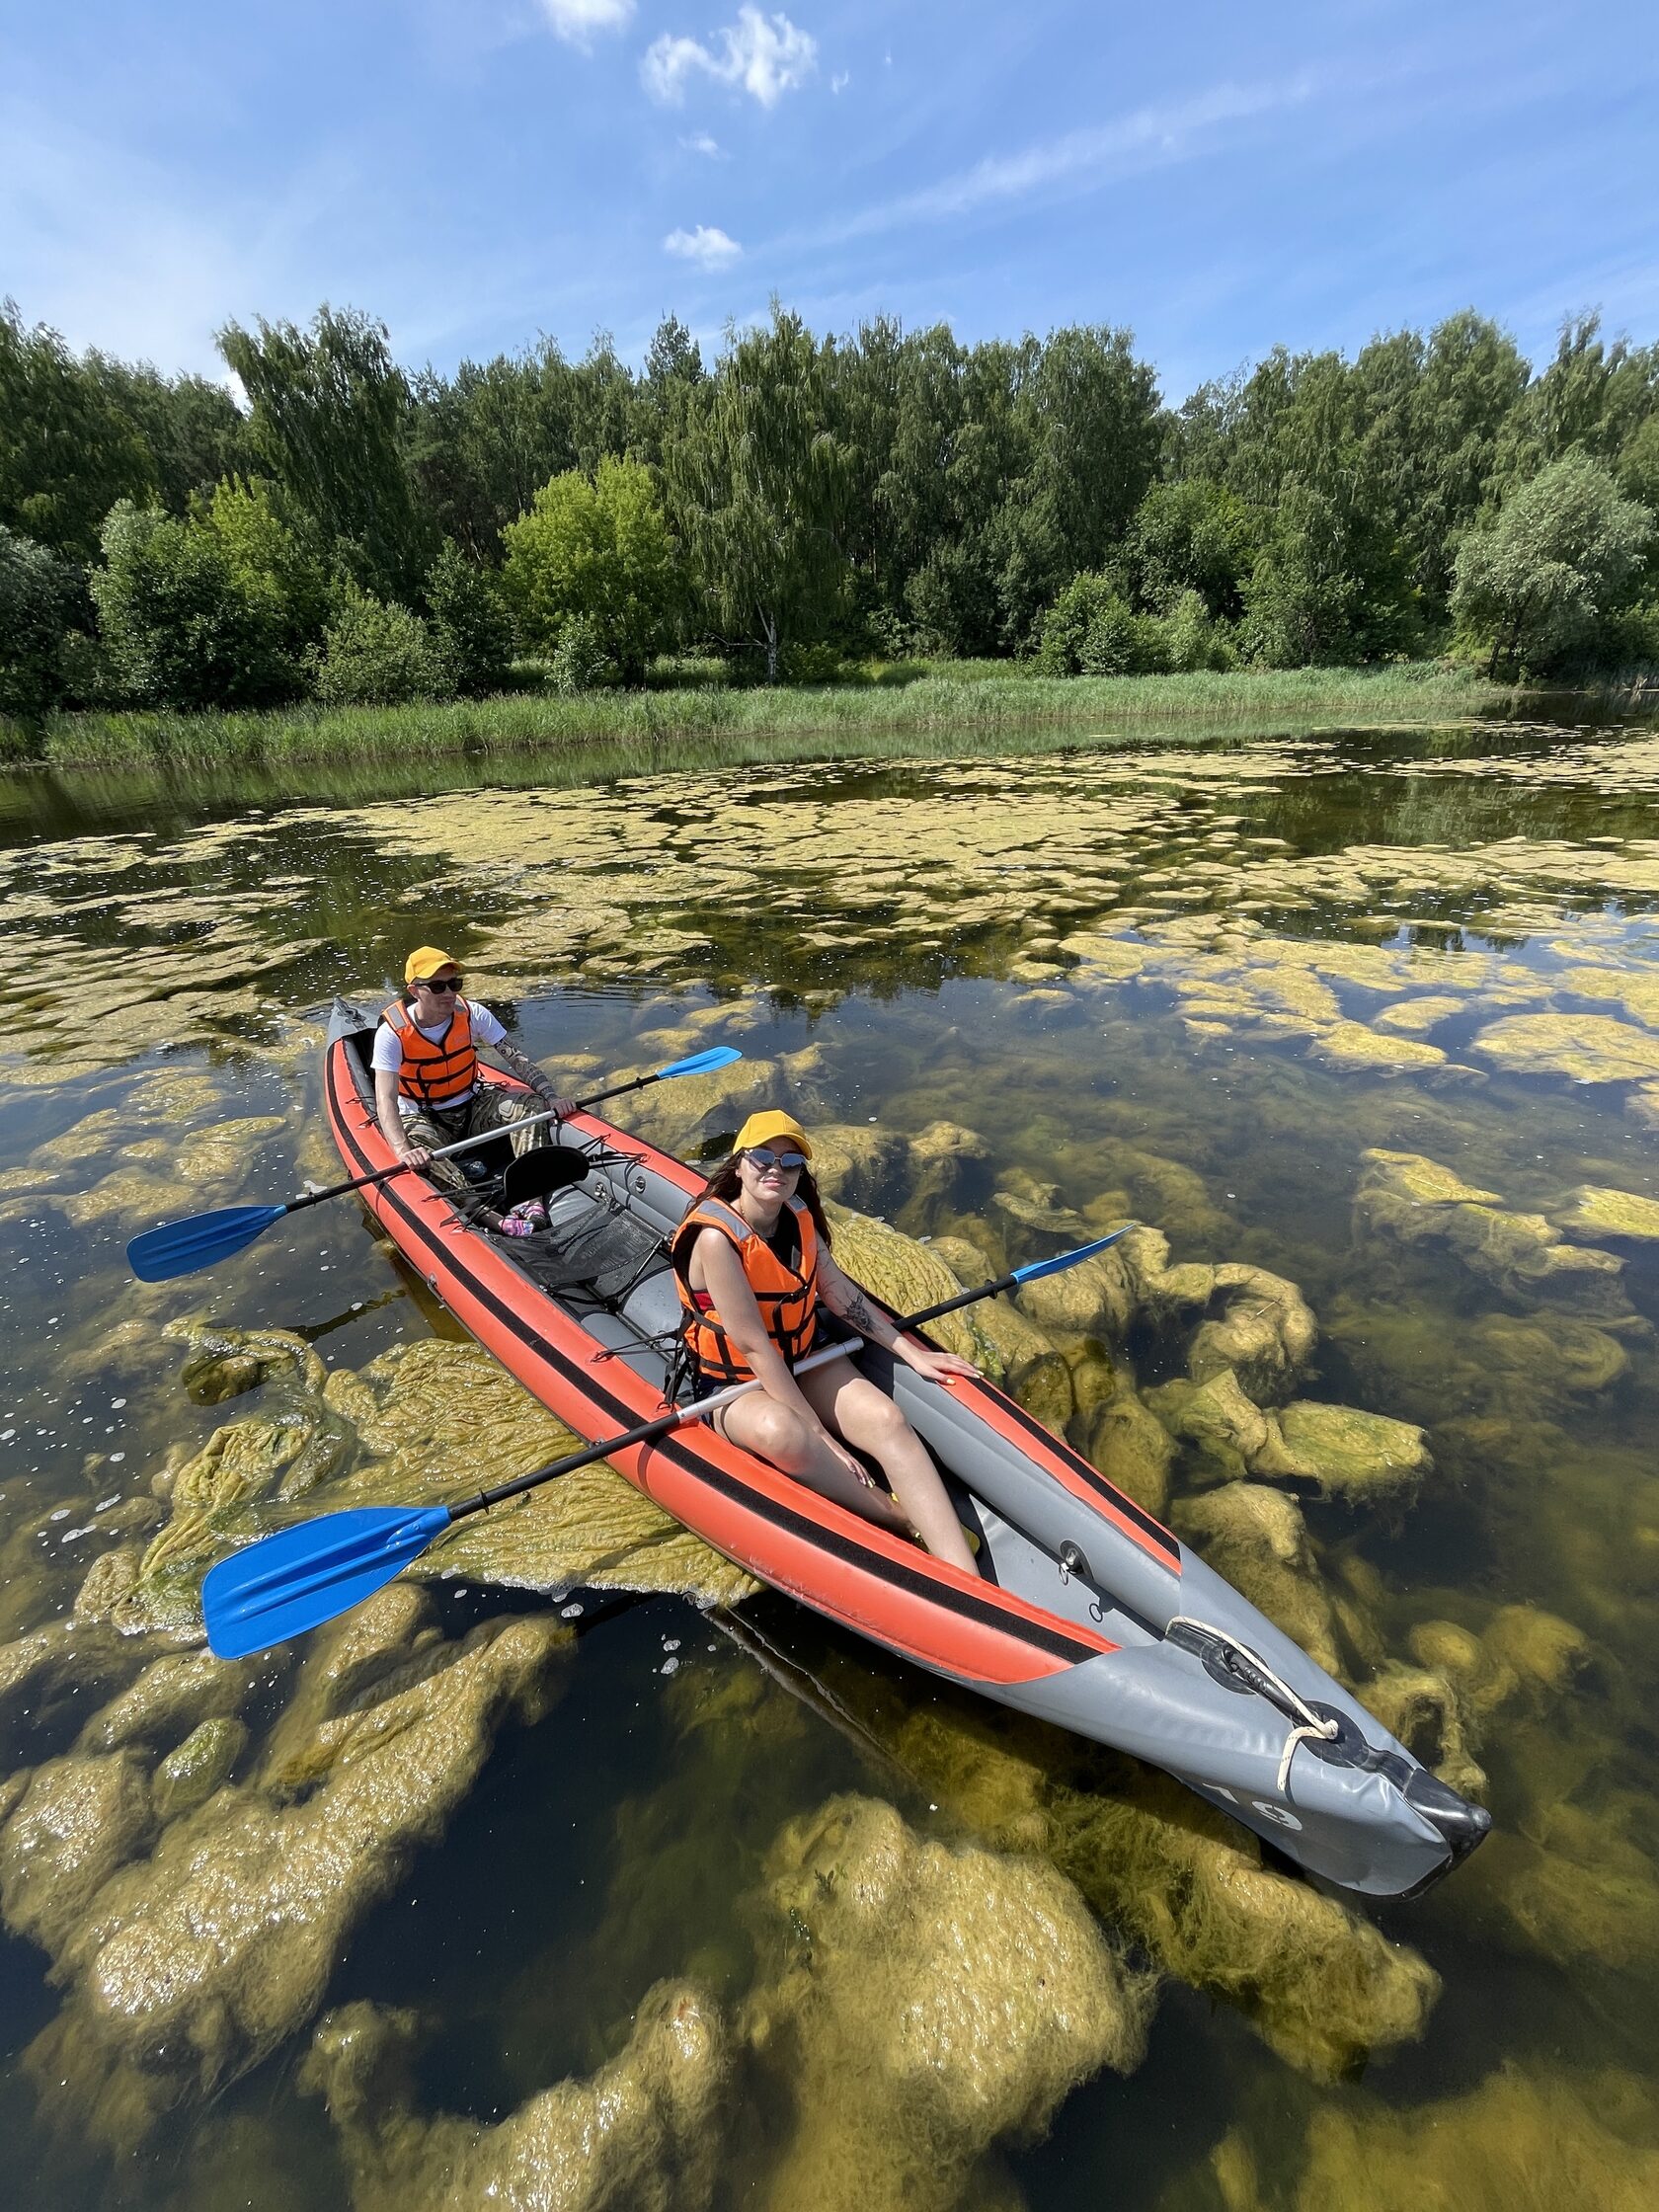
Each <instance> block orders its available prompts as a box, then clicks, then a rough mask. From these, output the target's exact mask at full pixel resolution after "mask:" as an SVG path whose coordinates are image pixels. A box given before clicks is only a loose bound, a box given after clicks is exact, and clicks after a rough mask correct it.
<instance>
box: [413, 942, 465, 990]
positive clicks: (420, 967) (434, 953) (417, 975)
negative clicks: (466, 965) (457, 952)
mask: <svg viewBox="0 0 1659 2212" xmlns="http://www.w3.org/2000/svg"><path fill="white" fill-rule="evenodd" d="M460 965H461V964H460V962H459V961H458V960H456V959H454V958H453V956H452V955H451V954H449V953H446V952H439V951H438V949H437V947H436V946H435V945H417V946H416V947H415V950H414V951H413V952H412V953H411V954H410V956H409V958H408V959H407V960H406V961H405V962H404V964H403V980H404V982H405V983H406V984H424V983H426V982H427V981H428V980H429V979H430V978H431V977H433V976H435V975H436V974H437V972H438V970H439V969H440V968H458V967H459V966H460Z"/></svg>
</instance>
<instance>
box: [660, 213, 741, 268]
mask: <svg viewBox="0 0 1659 2212" xmlns="http://www.w3.org/2000/svg"><path fill="white" fill-rule="evenodd" d="M663 251H664V252H665V253H666V254H672V255H674V257H675V258H676V259H677V260H679V261H688V262H693V263H694V264H695V265H696V267H697V268H698V269H729V268H730V267H731V265H732V263H733V262H735V261H736V260H737V259H738V257H739V255H740V254H741V253H742V252H743V248H742V247H741V246H740V245H739V244H738V242H737V240H736V239H735V238H728V237H727V235H726V233H725V232H724V231H723V230H719V229H717V228H716V227H715V225H714V224H713V223H699V224H698V225H697V227H696V229H695V230H671V231H670V232H669V235H668V236H667V238H665V239H664V241H663Z"/></svg>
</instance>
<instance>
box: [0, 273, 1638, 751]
mask: <svg viewBox="0 0 1659 2212" xmlns="http://www.w3.org/2000/svg"><path fill="white" fill-rule="evenodd" d="M218 345H219V352H220V354H221V356H222V357H223V359H224V362H225V365H226V367H227V369H228V370H230V371H231V372H232V373H233V375H234V378H235V380H236V384H237V385H238V386H239V388H240V393H241V395H242V398H241V401H240V402H238V401H237V400H234V399H233V398H232V397H231V393H230V390H229V389H228V388H227V386H226V385H221V384H218V383H215V382H213V381H212V380H210V379H207V378H203V377H199V376H173V377H169V376H165V375H163V374H161V373H160V372H159V371H158V370H156V369H155V368H153V367H151V366H149V365H147V364H142V363H140V364H132V363H127V362H122V361H119V360H116V359H114V358H112V357H111V356H107V355H105V354H102V353H99V352H97V351H91V352H88V353H86V354H84V355H76V354H74V353H73V352H71V350H70V349H69V348H68V347H66V346H65V344H64V343H63V341H62V340H61V339H60V338H59V337H58V336H57V335H56V334H55V333H54V332H52V331H51V330H49V329H46V328H44V327H34V328H31V327H27V326H26V325H25V324H24V322H23V321H22V318H21V316H20V314H19V312H18V310H17V308H16V307H15V306H14V305H12V303H10V302H7V303H6V304H5V307H4V309H3V310H0V711H7V712H10V713H11V714H13V715H16V716H21V717H24V718H30V717H39V716H40V715H42V714H44V713H46V712H48V711H50V710H51V709H53V708H55V707H58V706H62V705H65V704H67V705H71V706H73V705H78V704H80V705H87V704H118V703H127V704H156V705H166V706H169V707H175V708H185V709H194V708H205V707H213V706H264V705H276V704H280V703H283V702H285V701H291V700H294V699H298V698H302V697H306V696H315V697H318V698H320V699H322V700H324V701H325V702H342V703H345V702H353V701H357V702H365V703H373V702H376V701H384V702H392V701H398V700H405V699H410V698H422V697H443V696H456V695H468V694H478V693H481V692H485V691H489V690H492V689H495V688H499V687H501V686H503V685H504V684H506V683H507V682H508V681H509V680H510V670H511V669H512V667H513V664H514V661H515V660H517V661H518V662H519V663H520V679H523V672H522V667H521V664H522V662H523V661H524V660H530V661H533V662H535V663H536V664H537V665H538V673H539V675H540V676H541V678H542V679H544V680H549V681H551V682H553V683H554V684H555V685H557V686H558V687H559V688H561V689H567V690H568V689H583V688H587V687H590V686H593V685H597V684H601V683H606V682H625V683H638V682H641V681H644V680H647V678H648V677H649V676H650V675H651V673H652V672H653V670H654V668H660V666H661V663H662V660H663V657H664V656H668V655H673V654H687V653H691V654H696V655H698V656H700V657H701V658H702V659H703V660H704V661H705V662H706V663H708V664H709V670H708V671H705V672H713V673H716V674H721V673H724V674H726V675H729V676H731V677H734V678H737V679H740V680H741V679H744V678H754V679H763V680H765V681H768V682H775V681H779V680H792V679H795V680H798V679H802V678H807V679H812V678H825V677H830V676H832V675H833V674H834V673H835V672H836V671H837V670H838V669H840V668H841V667H843V666H844V665H845V663H846V662H847V661H848V660H850V659H857V658H863V657H869V656H880V657H883V658H889V659H892V658H902V657H906V656H929V657H957V658H967V659H986V658H1010V659H1014V658H1017V659H1022V660H1025V661H1026V662H1027V664H1028V665H1029V666H1032V667H1034V668H1035V669H1037V670H1039V671H1047V672H1052V673H1055V674H1073V673H1079V672H1087V673H1134V672H1143V671H1145V672H1150V671H1154V670H1169V669H1201V668H1216V669H1225V668H1231V667H1236V666H1239V665H1243V664H1258V665H1264V666H1268V667H1295V666H1302V665H1306V664H1309V663H1352V662H1363V661H1373V660H1381V659H1389V658H1400V657H1405V656H1413V655H1421V654H1424V653H1431V652H1444V651H1448V650H1451V651H1455V652H1461V653H1463V654H1465V655H1467V656H1470V657H1473V656H1479V657H1481V658H1482V659H1483V660H1484V661H1485V663H1486V665H1487V666H1488V667H1489V668H1490V669H1491V670H1492V671H1493V672H1495V673H1511V674H1518V675H1546V674H1550V673H1558V672H1572V671H1575V670H1581V669H1588V668H1592V667H1597V666H1601V667H1608V668H1622V667H1631V666H1636V665H1650V664H1653V663H1655V662H1659V532H1656V529H1655V516H1656V514H1659V346H1650V347H1645V348H1644V347H1636V346H1631V345H1630V344H1628V343H1626V342H1625V341H1623V340H1619V341H1616V342H1612V343H1610V342H1608V341H1607V340H1605V339H1604V337H1603V335H1602V333H1601V331H1600V329H1599V327H1598V324H1597V321H1596V319H1595V318H1594V317H1583V318H1580V319H1577V320H1574V321H1570V322H1568V323H1567V324H1566V325H1565V326H1564V327H1563V329H1562V332H1561V337H1560V342H1559V345H1558V347H1557V350H1556V353H1555V356H1554V357H1553V359H1551V360H1550V361H1549V362H1548V363H1547V364H1546V365H1545V366H1544V367H1543V368H1542V369H1541V371H1540V372H1538V373H1535V372H1534V370H1533V368H1532V366H1531V364H1530V363H1529V362H1528V361H1527V360H1526V358H1525V357H1524V356H1522V354H1521V353H1520V351H1519V350H1518V348H1517V347H1516V345H1515V343H1514V341H1513V340H1512V339H1511V338H1510V337H1509V336H1508V335H1507V334H1506V333H1505V332H1504V331H1503V330H1502V329H1501V328H1500V327H1499V326H1498V325H1497V324H1495V323H1493V322H1490V321H1488V320H1486V319H1484V318H1483V317H1481V316H1478V315H1476V314H1474V313H1472V312H1466V313H1462V314H1459V315H1454V316H1452V317H1451V318H1450V319H1449V320H1447V321H1446V322H1443V323H1441V324H1440V325H1439V326H1438V327H1437V328H1436V329H1434V330H1433V331H1431V332H1429V333H1428V335H1427V336H1423V335H1420V334H1418V333H1416V332H1412V331H1402V332H1399V333H1396V334H1393V335H1390V336H1386V337H1381V338H1378V339H1376V340H1374V341H1373V342H1372V343H1371V344H1370V345H1368V346H1366V347H1365V348H1364V349H1362V350H1361V352H1360V353H1359V354H1358V355H1357V356H1355V357H1354V358H1353V359H1351V360H1350V359H1348V358H1346V357H1345V356H1342V355H1340V354H1337V353H1322V354H1300V355H1293V354H1291V353H1288V352H1286V351H1285V350H1283V349H1278V350H1276V351H1275V352H1274V353H1272V354H1271V355H1269V356H1268V357H1267V358H1266V359H1265V360H1263V361H1261V362H1260V363H1259V364H1257V365H1256V366H1255V367H1253V368H1251V369H1248V370H1241V371H1239V372H1238V373H1236V374H1235V375H1232V376H1230V377H1226V378H1223V379H1221V380H1219V381H1216V382H1213V383H1210V384H1207V385H1205V386H1203V387H1202V388H1201V389H1200V390H1199V391H1197V392H1195V393H1194V394H1193V395H1192V397H1191V398H1190V399H1188V400H1187V401H1186V402H1185V403H1184V404H1183V405H1181V406H1180V407H1178V408H1170V407H1168V406H1166V405H1165V403H1164V401H1163V399H1162V397H1161V395H1160V393H1159V390H1158V384H1157V378H1156V375H1155V372H1154V370H1153V369H1152V367H1151V366H1150V365H1149V364H1148V363H1147V362H1146V361H1144V360H1142V359H1140V358H1139V357H1138V356H1137V355H1136V352H1135V349H1134V343H1133V340H1132V338H1131V335H1130V333H1129V332H1127V331H1124V330H1120V329H1114V328H1109V327H1106V326H1096V327H1077V328H1068V329H1062V330H1057V331H1054V332H1052V333H1051V334H1050V335H1049V336H1048V337H1047V338H1046V339H1042V340H1039V339H1036V338H1033V337H1029V336H1028V337H1025V338H1023V339H1020V340H1018V341H1012V342H1010V341H1001V340H997V341H990V342H987V343H983V344H979V345H974V346H966V345H964V344H962V343H961V342H960V341H959V340H958V339H957V338H955V337H954V336H953V334H952V333H951V331H950V330H949V329H948V327H946V326H943V325H940V326H937V327H935V328H932V329H928V330H922V331H906V330H905V329H903V327H902V326H901V325H900V324H899V323H898V322H896V321H893V320H891V319H887V318H878V319H876V320H874V321H872V322H869V323H866V324H864V325H863V326H862V327H860V328H859V329H858V330H857V331H856V333H854V334H852V335H851V336H849V337H841V338H835V337H820V336H818V335H816V334H815V333H813V332H812V331H811V330H809V329H808V328H807V326H806V324H805V323H804V322H803V321H802V319H801V318H800V317H799V316H797V315H794V314H792V313H789V312H787V311H785V310H784V309H782V308H781V307H774V309H773V312H772V316H771V320H770V322H769V323H768V324H766V325H764V326H762V327H760V328H757V329H751V330H745V331H738V330H733V331H731V332H729V333H728V336H727V340H726V344H725V346H724V349H723V350H722V352H721V353H720V355H719V356H718V358H716V359H715V360H714V361H713V362H705V360H704V359H703V357H702V354H701V351H700V349H699V348H698V346H697V345H696V344H695V343H694V342H693V340H692V338H691V336H690V334H689V332H687V331H686V329H685V328H684V326H683V325H682V324H680V323H678V322H677V321H676V320H674V319H673V318H672V317H671V318H669V319H668V320H666V321H665V322H664V323H663V325H662V327H661V328H660V329H659V331H658V333H657V335H656V337H655V339H654V340H653V342H652V345H651V348H650V351H649V353H648V355H647V356H646V360H645V363H644V366H643V368H642V369H640V370H638V371H635V370H634V369H632V368H630V367H629V366H628V365H627V364H626V363H625V362H623V361H622V360H621V359H620V358H619V357H618V356H617V355H616V353H615V351H614V349H613V347H612V346H611V345H610V343H609V341H608V340H605V339H600V340H598V341H596V342H595V344H594V345H593V347H592V348H591V350H590V351H589V352H588V354H587V355H586V356H584V357H583V358H581V359H579V360H572V359H570V358H568V357H567V356H566V355H565V354H564V353H562V352H561V350H560V349H559V347H558V346H557V345H555V344H554V343H553V342H551V341H549V340H543V341H542V342H541V343H540V344H539V345H537V346H535V347H533V348H530V349H529V350H527V351H525V352H523V353H520V354H517V355H514V356H507V355H502V356H497V357H496V358H495V359H494V360H491V361H488V362H485V363H482V364H480V363H476V362H472V361H464V362H463V363H462V364H461V366H460V367H459V368H458V369H457V371H456V372H455V374H454V375H453V376H452V377H445V376H442V375H439V374H438V373H437V372H435V370H433V369H432V368H430V367H429V368H426V369H423V370H421V371H419V372H416V373H410V372H407V371H406V370H404V369H403V368H401V367H400V366H399V365H398V363H397V362H396V361H395V360H394V359H393V357H392V355H391V351H390V346H389V342H388V338H387V333H386V330H385V328H384V327H383V326H382V325H381V324H379V323H378V322H376V321H374V320H373V319H372V318H371V317H370V316H367V315H364V314H361V313H358V312H356V311H353V310H346V311H337V310H334V309H331V308H329V307H326V306H325V307H323V308H322V309H320V310H319V311H318V313H317V315H316V316H315V318H314V319H313V321H312V322H311V324H310V326H309V327H308V328H305V329H301V328H299V327H297V326H295V325H293V324H290V323H267V322H265V321H263V320H259V321H256V323H255V324H254V326H253V328H252V329H245V328H243V327H242V326H241V325H239V324H236V323H231V324H229V325H228V326H227V327H226V328H225V329H224V330H223V331H222V332H221V333H220V335H219V340H218Z"/></svg>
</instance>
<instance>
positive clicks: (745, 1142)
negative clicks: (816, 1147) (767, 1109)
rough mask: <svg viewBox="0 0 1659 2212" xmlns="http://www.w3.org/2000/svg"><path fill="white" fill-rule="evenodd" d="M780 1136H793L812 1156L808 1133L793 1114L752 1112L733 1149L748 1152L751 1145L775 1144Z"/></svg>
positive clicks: (802, 1148)
mask: <svg viewBox="0 0 1659 2212" xmlns="http://www.w3.org/2000/svg"><path fill="white" fill-rule="evenodd" d="M780 1137H792V1138H793V1139H794V1140H795V1143H796V1145H797V1146H799V1148H800V1149H801V1150H802V1151H803V1152H804V1153H805V1154H806V1156H807V1157H808V1159H811V1158H812V1146H810V1145H809V1144H808V1143H807V1133H806V1131H805V1130H804V1129H803V1128H802V1127H801V1125H800V1123H799V1122H798V1121H797V1120H796V1119H795V1117H794V1115H793V1114H751V1115H750V1117H749V1119H748V1121H746V1122H745V1123H744V1125H743V1127H742V1129H740V1130H739V1131H738V1136H737V1142H736V1144H734V1145H733V1146H732V1149H733V1151H735V1152H747V1151H748V1150H749V1148H750V1146H751V1145H775V1144H776V1143H777V1141H778V1139H779V1138H780Z"/></svg>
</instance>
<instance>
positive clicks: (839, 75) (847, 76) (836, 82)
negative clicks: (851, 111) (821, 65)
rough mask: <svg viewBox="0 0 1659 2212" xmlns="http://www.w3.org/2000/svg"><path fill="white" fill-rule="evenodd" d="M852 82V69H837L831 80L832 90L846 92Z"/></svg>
mask: <svg viewBox="0 0 1659 2212" xmlns="http://www.w3.org/2000/svg"><path fill="white" fill-rule="evenodd" d="M851 82H852V71H851V70H850V69H837V70H836V72H835V74H834V75H833V76H832V77H831V78H830V91H831V92H845V90H846V88H847V86H848V85H849V84H851Z"/></svg>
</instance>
